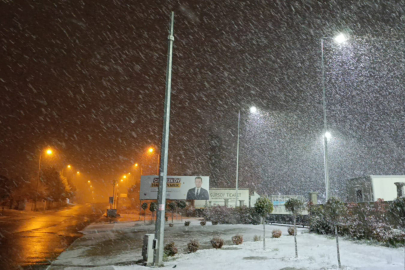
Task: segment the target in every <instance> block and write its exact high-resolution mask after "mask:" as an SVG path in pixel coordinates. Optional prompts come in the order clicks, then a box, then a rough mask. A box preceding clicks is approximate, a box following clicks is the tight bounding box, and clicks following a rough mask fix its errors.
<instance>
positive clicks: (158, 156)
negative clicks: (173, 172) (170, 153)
mask: <svg viewBox="0 0 405 270" xmlns="http://www.w3.org/2000/svg"><path fill="white" fill-rule="evenodd" d="M154 151H155V149H154V148H153V147H149V149H148V153H150V154H152V153H153V152H154ZM156 154H157V164H156V169H157V175H159V164H160V154H159V153H156ZM136 164H138V163H136Z"/></svg>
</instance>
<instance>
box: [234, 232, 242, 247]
mask: <svg viewBox="0 0 405 270" xmlns="http://www.w3.org/2000/svg"><path fill="white" fill-rule="evenodd" d="M232 242H233V243H234V244H235V245H240V244H242V243H243V235H240V234H237V235H235V236H232Z"/></svg>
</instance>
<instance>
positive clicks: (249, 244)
mask: <svg viewBox="0 0 405 270" xmlns="http://www.w3.org/2000/svg"><path fill="white" fill-rule="evenodd" d="M142 223H143V222H142ZM208 223H209V222H208ZM273 229H280V230H281V231H282V232H283V235H282V236H281V238H278V239H276V238H271V231H272V230H273ZM287 229H288V227H287V226H277V225H267V226H266V250H265V251H264V250H263V243H262V241H258V242H254V241H253V237H254V235H259V236H262V226H261V225H216V226H212V225H209V224H207V226H204V227H202V226H201V225H199V223H198V222H197V221H193V222H192V223H191V225H190V227H185V226H184V225H182V223H178V224H175V226H174V227H173V228H169V227H167V228H166V229H165V231H166V234H165V239H166V241H165V242H170V241H174V242H175V243H176V245H177V247H178V248H179V253H180V254H178V255H176V256H175V257H171V258H169V261H167V262H165V267H163V268H160V269H172V268H173V267H176V269H184V270H186V269H187V270H189V269H193V270H206V269H241V270H242V269H243V270H246V269H248V270H252V269H291V270H292V269H336V268H337V259H336V242H335V238H334V237H329V236H322V235H316V234H310V233H308V232H307V230H306V229H299V231H298V235H297V239H298V254H299V257H298V258H297V259H296V258H295V252H294V237H293V236H289V235H288V233H287ZM152 231H153V226H152V225H149V226H147V225H146V226H145V225H143V224H140V223H139V222H138V223H132V224H131V223H126V224H125V225H124V224H115V225H113V224H111V225H110V224H108V225H107V224H104V225H100V224H97V225H93V226H92V225H91V226H89V227H88V228H86V230H85V236H84V238H85V239H82V240H84V241H83V242H81V244H80V241H78V242H76V243H75V244H76V245H73V247H71V248H70V252H71V253H70V254H69V250H68V251H67V252H66V253H65V254H62V255H61V256H60V258H58V260H57V261H56V262H55V263H56V264H58V261H59V263H61V262H62V261H64V262H65V263H64V265H67V264H66V262H67V261H70V263H71V264H70V265H72V266H73V265H75V266H79V265H80V264H81V263H80V262H82V263H83V262H86V263H85V264H86V265H90V264H91V263H93V264H92V265H99V266H102V265H103V266H104V267H105V266H106V265H111V266H112V265H114V264H116V263H118V261H120V262H123V261H125V258H127V259H128V260H129V259H130V260H131V261H134V259H139V258H140V255H141V250H140V242H141V236H142V235H143V234H144V233H148V232H149V233H151V232H152ZM134 234H137V236H135V237H134V239H133V240H135V241H133V242H132V245H131V244H130V242H128V240H129V239H128V237H129V236H130V235H134ZM236 234H242V235H243V236H244V240H245V242H244V243H243V244H242V245H238V246H236V245H233V244H232V242H231V237H232V236H234V235H236ZM216 235H219V236H220V237H222V238H223V239H224V240H225V245H224V247H223V248H222V249H218V250H215V249H212V248H211V247H210V244H209V241H210V239H211V238H212V237H213V236H216ZM118 236H120V237H118ZM121 237H122V238H121ZM118 238H121V241H120V240H119V239H118ZM123 238H125V239H126V240H127V241H125V240H124V241H123ZM107 239H108V240H109V241H107V242H106V240H107ZM190 239H198V240H199V242H200V244H201V247H202V249H201V250H199V251H197V252H196V253H192V254H187V253H186V251H185V248H186V246H187V243H188V241H189V240H190ZM111 240H112V241H111ZM134 243H136V244H135V245H134ZM107 244H110V245H113V246H108V247H107V246H106V245H107ZM340 246H341V249H340V251H341V261H342V266H343V269H370V270H377V269H378V270H384V269H387V270H388V269H389V270H391V269H392V270H394V269H404V266H403V258H404V257H403V249H402V248H387V247H382V246H378V245H369V244H366V243H365V242H355V241H349V240H345V239H340ZM101 247H104V249H108V250H110V251H112V253H111V254H101V253H99V252H97V251H102V249H103V248H101ZM91 250H93V252H90V251H91ZM80 251H82V252H83V253H82V252H80ZM84 251H85V252H84ZM117 251H120V252H117ZM131 255H132V256H131ZM68 257H69V259H68ZM117 258H120V259H119V260H118V261H117ZM66 259H67V260H66ZM128 262H129V261H128ZM94 269H97V268H94ZM110 269H117V270H138V269H149V268H147V267H143V266H138V265H130V266H112V267H111V268H110Z"/></svg>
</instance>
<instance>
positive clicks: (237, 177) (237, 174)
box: [235, 110, 240, 208]
mask: <svg viewBox="0 0 405 270" xmlns="http://www.w3.org/2000/svg"><path fill="white" fill-rule="evenodd" d="M239 134H240V110H239V112H238V141H237V143H236V196H235V208H236V207H237V206H238V187H239V139H240V135H239Z"/></svg>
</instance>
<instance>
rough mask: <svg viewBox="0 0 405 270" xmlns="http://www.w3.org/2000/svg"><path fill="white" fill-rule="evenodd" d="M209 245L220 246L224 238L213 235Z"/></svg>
mask: <svg viewBox="0 0 405 270" xmlns="http://www.w3.org/2000/svg"><path fill="white" fill-rule="evenodd" d="M211 245H212V247H213V248H216V249H218V248H222V246H223V245H224V240H223V239H222V238H220V237H214V238H212V239H211Z"/></svg>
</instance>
